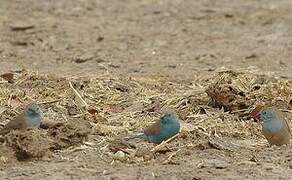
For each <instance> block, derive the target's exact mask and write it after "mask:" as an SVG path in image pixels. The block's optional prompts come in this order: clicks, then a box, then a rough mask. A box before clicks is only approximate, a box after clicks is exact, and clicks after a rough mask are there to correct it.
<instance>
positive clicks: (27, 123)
mask: <svg viewBox="0 0 292 180" xmlns="http://www.w3.org/2000/svg"><path fill="white" fill-rule="evenodd" d="M41 121H42V111H41V109H40V107H39V106H38V105H37V104H36V103H30V104H28V105H26V106H25V108H24V110H23V112H22V113H20V114H19V115H18V116H16V117H15V118H14V119H12V120H11V121H9V122H8V123H7V124H6V125H5V126H4V127H3V129H1V130H0V135H5V134H7V133H9V132H10V131H12V130H16V129H27V128H38V127H39V126H40V124H41Z"/></svg>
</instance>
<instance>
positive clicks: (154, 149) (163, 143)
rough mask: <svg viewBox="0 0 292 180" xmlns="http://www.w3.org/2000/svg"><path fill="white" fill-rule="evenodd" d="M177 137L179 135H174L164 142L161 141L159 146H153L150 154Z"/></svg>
mask: <svg viewBox="0 0 292 180" xmlns="http://www.w3.org/2000/svg"><path fill="white" fill-rule="evenodd" d="M178 135H179V133H178V134H176V135H174V136H173V137H171V138H169V139H167V140H166V141H162V143H160V144H158V145H157V146H155V147H154V148H152V149H151V150H150V152H155V151H156V150H157V149H159V148H160V147H162V146H164V145H165V144H167V143H168V142H170V141H172V140H173V139H175V138H176V137H177V136H178Z"/></svg>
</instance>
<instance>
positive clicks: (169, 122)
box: [126, 112, 180, 144]
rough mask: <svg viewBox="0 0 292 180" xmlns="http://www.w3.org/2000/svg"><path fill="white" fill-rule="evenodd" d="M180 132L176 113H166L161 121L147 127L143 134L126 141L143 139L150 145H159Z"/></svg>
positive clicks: (134, 135)
mask: <svg viewBox="0 0 292 180" xmlns="http://www.w3.org/2000/svg"><path fill="white" fill-rule="evenodd" d="M179 131H180V123H179V122H178V120H177V117H176V115H175V113H173V112H166V113H164V114H163V115H162V116H161V117H160V119H159V120H157V121H156V122H155V123H153V124H152V125H150V126H148V127H146V128H145V129H144V131H143V132H140V133H136V134H132V135H130V136H128V137H127V138H126V139H127V140H131V139H136V138H138V139H143V140H146V141H148V142H150V143H155V144H159V143H161V142H162V141H166V140H167V139H169V138H171V137H173V136H174V135H176V134H177V133H179Z"/></svg>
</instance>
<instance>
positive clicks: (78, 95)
mask: <svg viewBox="0 0 292 180" xmlns="http://www.w3.org/2000/svg"><path fill="white" fill-rule="evenodd" d="M69 86H70V88H71V89H72V90H73V91H74V93H75V95H76V96H77V97H78V98H79V100H80V101H81V102H82V103H83V105H84V106H85V107H86V108H87V107H88V104H87V103H86V102H85V101H84V99H83V98H82V97H81V95H80V94H79V93H78V91H77V90H76V89H75V88H74V87H73V85H72V83H71V82H70V81H69Z"/></svg>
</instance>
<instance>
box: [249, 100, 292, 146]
mask: <svg viewBox="0 0 292 180" xmlns="http://www.w3.org/2000/svg"><path fill="white" fill-rule="evenodd" d="M251 115H252V116H253V117H254V118H256V119H259V120H260V122H261V124H262V133H263V135H264V136H265V138H266V139H267V140H268V142H269V144H270V145H277V146H280V145H284V144H289V143H290V138H291V130H290V127H289V125H288V122H287V120H286V119H285V118H284V116H283V114H282V112H280V111H279V110H278V109H277V108H275V107H267V106H264V105H258V106H257V107H256V108H255V109H254V110H253V111H252V112H251Z"/></svg>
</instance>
